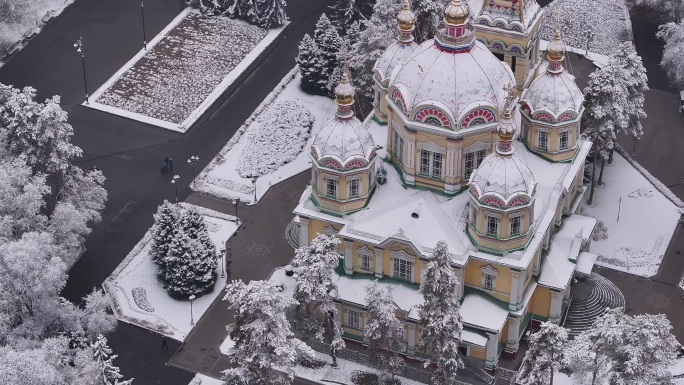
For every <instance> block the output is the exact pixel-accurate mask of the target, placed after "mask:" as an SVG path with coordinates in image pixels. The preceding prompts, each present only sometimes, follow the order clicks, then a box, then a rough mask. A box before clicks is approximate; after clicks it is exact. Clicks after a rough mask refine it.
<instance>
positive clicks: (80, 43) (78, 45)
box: [74, 37, 90, 104]
mask: <svg viewBox="0 0 684 385" xmlns="http://www.w3.org/2000/svg"><path fill="white" fill-rule="evenodd" d="M74 48H76V52H78V53H80V54H81V65H82V67H83V85H84V87H85V98H86V104H88V103H89V102H90V97H89V95H88V81H87V80H86V70H85V52H84V49H83V37H79V38H78V40H76V43H75V44H74Z"/></svg>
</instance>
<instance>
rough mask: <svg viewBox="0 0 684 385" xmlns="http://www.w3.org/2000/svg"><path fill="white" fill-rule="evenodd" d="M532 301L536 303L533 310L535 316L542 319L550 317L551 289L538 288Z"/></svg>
mask: <svg viewBox="0 0 684 385" xmlns="http://www.w3.org/2000/svg"><path fill="white" fill-rule="evenodd" d="M532 301H534V307H533V309H532V313H533V314H536V315H538V316H541V317H548V316H549V309H550V308H551V289H549V288H548V287H543V286H537V288H536V289H535V291H534V296H533V297H532Z"/></svg>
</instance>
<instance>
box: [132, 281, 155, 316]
mask: <svg viewBox="0 0 684 385" xmlns="http://www.w3.org/2000/svg"><path fill="white" fill-rule="evenodd" d="M131 294H133V301H135V304H136V305H138V307H139V308H141V309H143V310H145V311H148V312H150V313H152V312H154V306H152V304H151V303H150V301H148V300H147V293H146V291H145V288H144V287H134V288H133V289H132V290H131Z"/></svg>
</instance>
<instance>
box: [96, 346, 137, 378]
mask: <svg viewBox="0 0 684 385" xmlns="http://www.w3.org/2000/svg"><path fill="white" fill-rule="evenodd" d="M91 349H92V351H93V358H94V359H95V362H97V365H98V369H99V370H98V372H99V373H98V380H100V382H99V383H100V384H102V385H130V384H131V383H132V382H133V379H130V380H126V381H119V380H121V379H122V378H123V375H122V374H121V373H120V370H119V367H118V366H116V365H114V360H115V359H116V357H118V356H117V355H116V354H115V355H112V349H111V348H110V347H109V346H108V345H107V339H106V338H105V337H104V336H103V335H102V334H100V335H99V336H97V339H96V340H95V342H93V344H92V347H91Z"/></svg>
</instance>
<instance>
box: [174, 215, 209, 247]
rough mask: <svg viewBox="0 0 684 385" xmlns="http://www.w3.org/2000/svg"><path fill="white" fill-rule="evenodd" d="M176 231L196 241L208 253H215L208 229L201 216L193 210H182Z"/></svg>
mask: <svg viewBox="0 0 684 385" xmlns="http://www.w3.org/2000/svg"><path fill="white" fill-rule="evenodd" d="M177 228H178V231H182V232H184V233H186V234H188V236H189V237H190V238H192V239H196V240H198V241H199V242H200V243H201V244H202V246H203V247H204V248H205V249H207V250H208V251H212V250H213V251H216V246H214V243H213V242H212V241H211V238H210V237H209V228H208V227H207V223H206V222H205V221H204V217H203V216H202V214H200V213H198V212H197V211H195V210H193V209H184V210H181V211H180V215H179V216H178V227H177Z"/></svg>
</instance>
